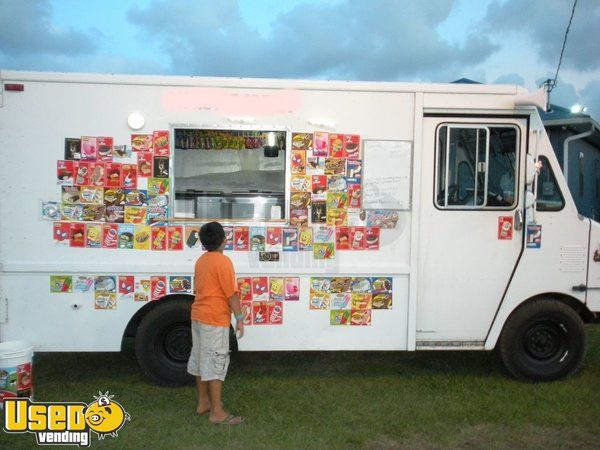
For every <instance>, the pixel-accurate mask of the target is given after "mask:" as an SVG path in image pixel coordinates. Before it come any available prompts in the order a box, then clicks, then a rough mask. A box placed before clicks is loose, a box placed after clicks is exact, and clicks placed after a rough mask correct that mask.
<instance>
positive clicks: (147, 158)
mask: <svg viewBox="0 0 600 450" xmlns="http://www.w3.org/2000/svg"><path fill="white" fill-rule="evenodd" d="M137 155H138V177H145V178H148V177H151V176H152V164H153V162H154V157H153V155H152V153H151V152H138V154H137Z"/></svg>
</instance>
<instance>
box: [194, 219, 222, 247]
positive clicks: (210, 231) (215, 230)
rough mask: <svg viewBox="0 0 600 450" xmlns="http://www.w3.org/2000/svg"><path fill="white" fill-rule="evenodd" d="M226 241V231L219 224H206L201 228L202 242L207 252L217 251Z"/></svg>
mask: <svg viewBox="0 0 600 450" xmlns="http://www.w3.org/2000/svg"><path fill="white" fill-rule="evenodd" d="M224 240H225V230H223V227H222V226H221V224H220V223H219V222H210V223H205V224H204V225H202V228H200V242H202V245H203V246H204V248H205V249H206V250H208V251H209V252H213V251H215V250H217V249H218V248H219V247H220V246H221V244H222V243H223V241H224Z"/></svg>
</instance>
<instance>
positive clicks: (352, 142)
mask: <svg viewBox="0 0 600 450" xmlns="http://www.w3.org/2000/svg"><path fill="white" fill-rule="evenodd" d="M343 156H344V157H345V158H348V159H349V160H350V159H354V160H356V159H360V136H359V135H358V134H345V135H344V153H343Z"/></svg>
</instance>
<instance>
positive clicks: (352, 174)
mask: <svg viewBox="0 0 600 450" xmlns="http://www.w3.org/2000/svg"><path fill="white" fill-rule="evenodd" d="M346 176H347V177H348V178H352V179H355V180H360V179H361V178H362V161H360V160H359V161H346Z"/></svg>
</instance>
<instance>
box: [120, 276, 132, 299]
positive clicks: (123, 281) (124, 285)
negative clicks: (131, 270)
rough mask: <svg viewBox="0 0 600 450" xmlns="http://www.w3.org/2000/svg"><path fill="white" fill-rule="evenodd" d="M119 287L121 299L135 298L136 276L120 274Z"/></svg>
mask: <svg viewBox="0 0 600 450" xmlns="http://www.w3.org/2000/svg"><path fill="white" fill-rule="evenodd" d="M118 289H119V300H133V298H134V294H135V277H134V276H133V275H119V278H118Z"/></svg>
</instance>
